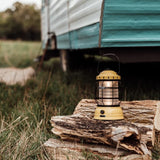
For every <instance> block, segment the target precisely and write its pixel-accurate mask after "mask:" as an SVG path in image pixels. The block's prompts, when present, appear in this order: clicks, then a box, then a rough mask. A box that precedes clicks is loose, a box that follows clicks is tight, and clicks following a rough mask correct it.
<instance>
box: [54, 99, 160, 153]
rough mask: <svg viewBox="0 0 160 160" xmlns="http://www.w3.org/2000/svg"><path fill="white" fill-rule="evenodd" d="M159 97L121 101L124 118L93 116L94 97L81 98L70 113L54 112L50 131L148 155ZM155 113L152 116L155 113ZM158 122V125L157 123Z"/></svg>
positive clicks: (153, 135)
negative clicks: (103, 119) (89, 98)
mask: <svg viewBox="0 0 160 160" xmlns="http://www.w3.org/2000/svg"><path fill="white" fill-rule="evenodd" d="M158 102H159V101H150V100H146V101H132V102H121V107H122V109H123V113H124V117H125V119H124V120H119V121H101V120H94V119H93V116H94V111H95V108H96V102H95V100H88V99H83V100H82V101H80V103H79V104H78V105H77V107H76V108H75V111H74V113H73V115H71V116H54V117H52V118H51V124H52V126H53V127H54V128H53V129H52V132H53V133H54V134H56V135H58V136H60V137H61V139H62V140H67V141H74V142H75V141H76V142H82V141H83V143H93V144H105V145H106V146H111V147H114V148H117V149H124V150H127V151H129V152H133V153H135V154H140V155H151V149H152V144H154V142H155V137H156V136H155V134H157V132H158V133H159V129H160V127H157V125H156V124H160V118H159V116H160V115H159V114H160V109H159V108H160V107H159V105H158V106H157V103H158ZM155 115H156V116H155ZM158 126H159V125H158Z"/></svg>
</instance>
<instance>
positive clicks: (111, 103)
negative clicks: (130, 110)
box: [94, 70, 124, 120]
mask: <svg viewBox="0 0 160 160" xmlns="http://www.w3.org/2000/svg"><path fill="white" fill-rule="evenodd" d="M120 79H121V77H120V76H119V75H118V74H117V73H116V72H115V71H113V70H105V71H102V72H101V73H100V74H99V75H98V76H97V77H96V101H97V108H96V111H95V115H94V119H100V120H120V119H124V117H123V112H122V109H121V107H120V101H119V81H120Z"/></svg>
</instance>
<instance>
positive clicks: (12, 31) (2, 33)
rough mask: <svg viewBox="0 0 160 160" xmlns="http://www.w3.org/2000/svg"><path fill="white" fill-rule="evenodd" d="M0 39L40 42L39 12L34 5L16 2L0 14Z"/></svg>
mask: <svg viewBox="0 0 160 160" xmlns="http://www.w3.org/2000/svg"><path fill="white" fill-rule="evenodd" d="M0 38H1V39H22V40H40V10H39V9H38V8H36V5H34V4H32V5H29V4H22V3H19V2H16V3H14V4H13V6H12V7H11V8H10V9H7V10H6V11H4V12H1V13H0Z"/></svg>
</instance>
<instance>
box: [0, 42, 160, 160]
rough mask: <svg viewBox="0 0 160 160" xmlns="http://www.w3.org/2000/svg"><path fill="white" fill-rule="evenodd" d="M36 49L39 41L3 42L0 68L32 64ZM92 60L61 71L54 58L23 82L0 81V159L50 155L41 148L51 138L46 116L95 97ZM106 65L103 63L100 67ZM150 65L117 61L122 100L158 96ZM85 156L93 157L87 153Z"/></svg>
mask: <svg viewBox="0 0 160 160" xmlns="http://www.w3.org/2000/svg"><path fill="white" fill-rule="evenodd" d="M40 48H41V44H40V42H20V41H16V42H13V41H2V42H0V60H1V61H0V67H19V68H23V67H28V66H33V67H34V68H35V69H37V64H35V63H34V62H33V59H34V58H35V57H36V56H37V55H38V54H39V53H40ZM97 64H98V63H97V61H96V60H95V59H94V58H93V57H87V59H85V61H84V62H83V63H82V66H83V67H81V69H79V70H78V71H74V72H70V73H67V74H64V73H63V72H62V71H61V69H60V61H59V59H58V58H56V59H52V60H50V61H48V62H45V63H44V65H43V67H42V70H40V71H39V72H37V74H36V77H35V78H34V79H32V80H29V81H28V82H27V84H26V85H25V86H24V87H21V86H19V85H15V86H6V85H5V84H2V83H1V84H0V160H11V159H12V160H22V159H23V160H26V159H27V160H28V159H29V160H32V159H34V160H36V159H37V160H40V159H42V160H43V159H44V160H49V159H50V158H49V156H48V155H47V153H46V152H45V149H44V148H43V147H42V144H43V143H44V142H45V141H46V140H47V139H48V138H51V137H54V135H53V134H52V133H51V131H50V130H51V125H50V122H49V120H50V119H51V116H54V115H67V114H72V112H73V110H74V107H75V106H76V104H77V103H78V102H79V101H80V100H81V99H83V98H94V90H95V89H94V88H95V76H96V75H97V74H98V73H97V71H96V70H97ZM106 65H108V64H106V63H104V62H102V63H101V70H102V69H103V66H106ZM111 65H112V64H111ZM149 65H150V66H148V64H144V63H143V64H137V65H134V64H130V65H126V64H122V65H121V75H122V82H121V86H122V88H121V100H135V99H136V100H138V99H159V97H160V92H159V88H160V84H159V81H160V78H159V76H158V73H157V70H159V68H160V65H159V64H158V63H156V64H149ZM114 66H115V65H114ZM152 70H153V71H152ZM84 156H85V157H87V158H88V159H91V158H92V157H94V155H88V154H87V153H86V154H85V155H84Z"/></svg>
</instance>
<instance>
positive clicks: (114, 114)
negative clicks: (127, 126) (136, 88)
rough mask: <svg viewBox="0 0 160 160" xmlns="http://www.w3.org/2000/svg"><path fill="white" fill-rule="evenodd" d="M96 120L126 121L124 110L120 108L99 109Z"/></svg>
mask: <svg viewBox="0 0 160 160" xmlns="http://www.w3.org/2000/svg"><path fill="white" fill-rule="evenodd" d="M94 119H99V120H121V119H124V116H123V111H122V108H121V107H120V106H119V107H97V108H96V110H95V114H94Z"/></svg>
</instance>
